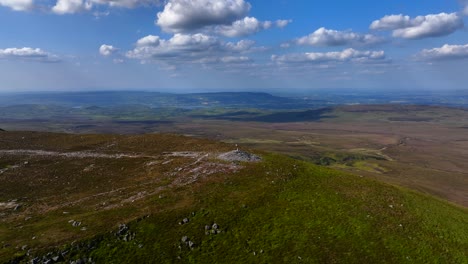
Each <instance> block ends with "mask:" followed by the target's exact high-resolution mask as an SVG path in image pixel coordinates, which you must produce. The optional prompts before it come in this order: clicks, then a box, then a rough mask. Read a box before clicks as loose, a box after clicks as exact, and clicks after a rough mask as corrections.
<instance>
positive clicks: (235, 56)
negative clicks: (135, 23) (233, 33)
mask: <svg viewBox="0 0 468 264" xmlns="http://www.w3.org/2000/svg"><path fill="white" fill-rule="evenodd" d="M253 45H254V42H253V41H248V40H241V41H239V42H224V41H222V40H220V39H218V38H217V37H214V36H209V35H205V34H202V33H197V34H183V33H176V34H175V35H174V36H173V37H171V38H169V39H162V38H160V37H159V36H153V35H149V36H146V37H143V38H141V39H139V40H138V41H137V42H136V47H135V48H134V49H133V50H130V51H128V52H127V53H126V56H127V58H130V59H138V60H141V61H156V62H157V61H160V62H166V63H172V64H176V63H203V62H224V63H239V62H241V61H245V62H247V61H248V60H250V59H248V58H247V57H246V56H242V55H240V54H243V53H245V52H248V51H249V50H250V49H251V48H252V46H253Z"/></svg>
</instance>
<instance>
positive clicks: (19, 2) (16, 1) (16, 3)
mask: <svg viewBox="0 0 468 264" xmlns="http://www.w3.org/2000/svg"><path fill="white" fill-rule="evenodd" d="M0 6H6V7H9V8H11V9H13V10H15V11H27V10H30V9H31V8H32V7H33V6H34V2H33V0H0Z"/></svg>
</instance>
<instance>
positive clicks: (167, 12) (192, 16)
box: [156, 0, 251, 32]
mask: <svg viewBox="0 0 468 264" xmlns="http://www.w3.org/2000/svg"><path fill="white" fill-rule="evenodd" d="M250 8H251V6H250V4H249V3H247V2H245V1H244V0H168V1H167V3H166V5H165V6H164V10H163V11H162V12H159V13H158V14H157V19H156V24H157V25H158V26H160V27H161V28H162V29H163V30H164V31H166V32H186V31H190V30H194V29H201V28H203V27H206V26H214V25H229V24H231V23H233V22H234V21H236V20H239V19H241V18H243V17H245V15H246V14H247V13H248V11H249V10H250Z"/></svg>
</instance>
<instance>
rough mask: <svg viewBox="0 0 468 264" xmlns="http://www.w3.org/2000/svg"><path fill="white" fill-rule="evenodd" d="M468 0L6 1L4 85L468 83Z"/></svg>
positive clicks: (163, 87)
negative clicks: (467, 27) (467, 24)
mask: <svg viewBox="0 0 468 264" xmlns="http://www.w3.org/2000/svg"><path fill="white" fill-rule="evenodd" d="M467 21H468V0H424V1H423V0H414V1H407V0H381V1H370V0H361V1H349V0H346V1H345V0H342V1H338V0H328V1H312V0H293V1H292V0H268V1H266V0H249V1H248V0H165V1H164V0H0V92H6V91H79V90H155V91H165V92H200V91H290V92H294V91H309V90H317V89H319V90H323V89H369V90H391V89H395V90H413V89H419V90H438V89H441V90H450V89H468V85H467V84H468V31H467V29H466V28H465V24H466V23H467Z"/></svg>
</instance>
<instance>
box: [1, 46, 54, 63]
mask: <svg viewBox="0 0 468 264" xmlns="http://www.w3.org/2000/svg"><path fill="white" fill-rule="evenodd" d="M0 59H12V60H25V61H37V62H59V61H60V59H59V57H58V56H56V55H54V54H51V53H49V52H46V51H43V50H41V49H39V48H30V47H24V48H7V49H0Z"/></svg>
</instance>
